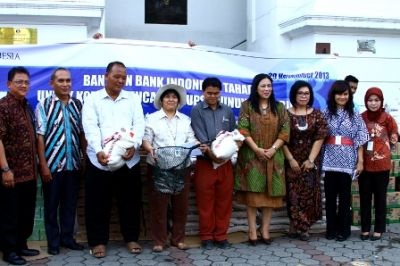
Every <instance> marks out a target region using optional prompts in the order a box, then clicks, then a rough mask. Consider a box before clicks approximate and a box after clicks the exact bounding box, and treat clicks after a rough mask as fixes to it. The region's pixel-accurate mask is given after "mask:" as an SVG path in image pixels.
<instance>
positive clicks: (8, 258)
mask: <svg viewBox="0 0 400 266" xmlns="http://www.w3.org/2000/svg"><path fill="white" fill-rule="evenodd" d="M3 260H4V261H5V262H8V263H9V264H11V265H25V264H26V260H25V259H24V258H22V257H21V256H18V255H17V253H15V252H11V253H9V254H7V255H4V256H3Z"/></svg>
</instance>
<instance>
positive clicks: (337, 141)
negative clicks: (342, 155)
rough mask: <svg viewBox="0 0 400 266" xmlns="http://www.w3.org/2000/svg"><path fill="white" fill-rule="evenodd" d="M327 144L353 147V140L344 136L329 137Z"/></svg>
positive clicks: (326, 140)
mask: <svg viewBox="0 0 400 266" xmlns="http://www.w3.org/2000/svg"><path fill="white" fill-rule="evenodd" d="M325 144H332V145H346V146H352V145H353V140H351V139H349V138H347V137H344V136H329V137H327V138H326V139H325Z"/></svg>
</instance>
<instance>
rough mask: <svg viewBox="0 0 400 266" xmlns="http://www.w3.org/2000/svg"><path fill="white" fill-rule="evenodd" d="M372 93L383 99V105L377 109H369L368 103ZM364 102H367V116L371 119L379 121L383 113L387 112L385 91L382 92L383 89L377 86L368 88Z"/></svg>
mask: <svg viewBox="0 0 400 266" xmlns="http://www.w3.org/2000/svg"><path fill="white" fill-rule="evenodd" d="M371 95H376V96H378V98H379V99H380V100H381V106H380V108H379V109H378V110H376V111H371V110H370V109H368V105H367V103H368V99H369V97H370V96H371ZM364 103H365V107H366V108H367V111H366V114H367V118H368V120H370V121H377V120H378V119H379V118H380V116H381V114H382V113H384V112H385V108H383V93H382V90H381V89H379V88H377V87H372V88H369V89H368V90H367V92H366V93H365V97H364Z"/></svg>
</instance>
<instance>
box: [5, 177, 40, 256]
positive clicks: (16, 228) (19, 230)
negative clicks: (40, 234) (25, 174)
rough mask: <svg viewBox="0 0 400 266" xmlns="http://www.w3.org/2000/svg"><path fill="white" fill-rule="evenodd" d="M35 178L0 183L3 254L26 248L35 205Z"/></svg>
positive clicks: (31, 227)
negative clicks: (10, 186)
mask: <svg viewBox="0 0 400 266" xmlns="http://www.w3.org/2000/svg"><path fill="white" fill-rule="evenodd" d="M36 189H37V188H36V180H32V181H28V182H23V183H17V184H15V187H14V188H5V187H4V186H3V185H0V216H1V218H0V243H1V245H0V246H1V248H2V251H3V254H4V255H7V254H9V253H10V252H17V251H18V250H21V249H25V248H27V239H28V238H29V237H30V236H31V234H32V231H33V224H34V218H35V207H36Z"/></svg>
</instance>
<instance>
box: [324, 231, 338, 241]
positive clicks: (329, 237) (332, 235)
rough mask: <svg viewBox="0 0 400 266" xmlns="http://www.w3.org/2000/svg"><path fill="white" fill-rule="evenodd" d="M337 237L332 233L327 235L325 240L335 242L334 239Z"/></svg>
mask: <svg viewBox="0 0 400 266" xmlns="http://www.w3.org/2000/svg"><path fill="white" fill-rule="evenodd" d="M335 237H336V236H335V234H331V233H326V234H325V238H326V239H328V240H333V239H335Z"/></svg>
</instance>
